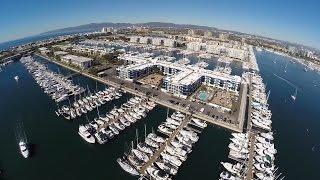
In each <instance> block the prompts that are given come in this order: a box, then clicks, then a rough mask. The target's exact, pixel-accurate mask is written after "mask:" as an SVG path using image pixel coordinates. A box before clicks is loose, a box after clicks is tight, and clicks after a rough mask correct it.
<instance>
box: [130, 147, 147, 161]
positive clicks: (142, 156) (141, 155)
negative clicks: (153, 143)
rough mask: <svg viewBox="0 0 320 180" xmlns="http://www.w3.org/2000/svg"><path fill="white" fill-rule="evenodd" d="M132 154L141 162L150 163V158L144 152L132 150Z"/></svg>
mask: <svg viewBox="0 0 320 180" xmlns="http://www.w3.org/2000/svg"><path fill="white" fill-rule="evenodd" d="M131 152H132V153H133V154H134V155H135V156H136V157H137V158H139V159H140V160H142V161H144V162H148V161H149V157H148V156H147V155H146V154H145V153H144V152H142V151H139V150H137V149H132V150H131Z"/></svg>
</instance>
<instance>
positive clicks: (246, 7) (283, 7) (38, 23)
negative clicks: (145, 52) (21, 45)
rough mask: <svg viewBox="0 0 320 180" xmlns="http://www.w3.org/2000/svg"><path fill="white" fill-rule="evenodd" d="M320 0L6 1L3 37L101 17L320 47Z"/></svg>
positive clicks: (0, 22)
mask: <svg viewBox="0 0 320 180" xmlns="http://www.w3.org/2000/svg"><path fill="white" fill-rule="evenodd" d="M319 7H320V1H318V2H317V1H308V0H304V1H303V0H301V1H296V0H291V1H289V0H220V1H215V0H194V1H190V0H116V1H111V0H110V1H108V0H1V10H0V42H6V41H10V40H15V39H19V38H23V37H27V36H31V35H36V34H39V33H42V32H46V31H50V30H55V29H59V28H65V27H71V26H77V25H82V24H88V23H101V22H129V23H141V22H155V21H157V22H160V21H161V22H172V23H178V24H179V23H181V24H196V25H207V26H212V27H216V28H221V29H226V30H234V31H239V32H244V33H250V34H255V35H262V36H265V37H270V38H275V39H279V40H287V41H290V42H296V43H300V44H304V45H308V46H312V47H315V48H318V49H320V35H319V33H320V11H319Z"/></svg>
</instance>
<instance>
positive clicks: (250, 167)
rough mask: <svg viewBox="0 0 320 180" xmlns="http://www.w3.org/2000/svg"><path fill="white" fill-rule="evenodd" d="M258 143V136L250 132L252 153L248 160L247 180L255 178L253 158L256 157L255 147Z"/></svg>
mask: <svg viewBox="0 0 320 180" xmlns="http://www.w3.org/2000/svg"><path fill="white" fill-rule="evenodd" d="M255 142H256V134H255V133H253V132H250V151H249V160H248V171H247V174H246V180H251V179H252V178H253V156H254V145H255Z"/></svg>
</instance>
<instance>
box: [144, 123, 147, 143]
mask: <svg viewBox="0 0 320 180" xmlns="http://www.w3.org/2000/svg"><path fill="white" fill-rule="evenodd" d="M146 137H147V126H146V124H144V139H146Z"/></svg>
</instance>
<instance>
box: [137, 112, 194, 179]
mask: <svg viewBox="0 0 320 180" xmlns="http://www.w3.org/2000/svg"><path fill="white" fill-rule="evenodd" d="M190 120H191V116H187V117H186V118H185V119H184V120H183V121H182V123H181V124H180V125H179V127H178V128H177V129H176V130H175V131H174V132H173V133H172V134H171V135H170V136H169V138H168V139H166V141H165V143H163V144H162V145H161V146H160V148H159V149H158V150H157V151H156V152H155V153H154V154H153V155H152V156H151V157H150V159H149V161H148V162H147V163H146V164H144V165H143V166H142V167H141V169H140V170H139V173H140V174H142V175H145V173H146V169H147V168H148V167H149V166H150V165H151V164H153V163H154V162H155V161H156V160H157V159H158V157H159V156H160V154H161V153H162V152H163V151H164V149H165V148H166V146H167V144H169V143H170V142H171V141H172V140H173V139H174V138H175V136H176V135H177V134H178V133H179V131H180V130H181V129H182V128H183V127H185V126H186V125H187V124H188V123H189V122H190Z"/></svg>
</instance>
